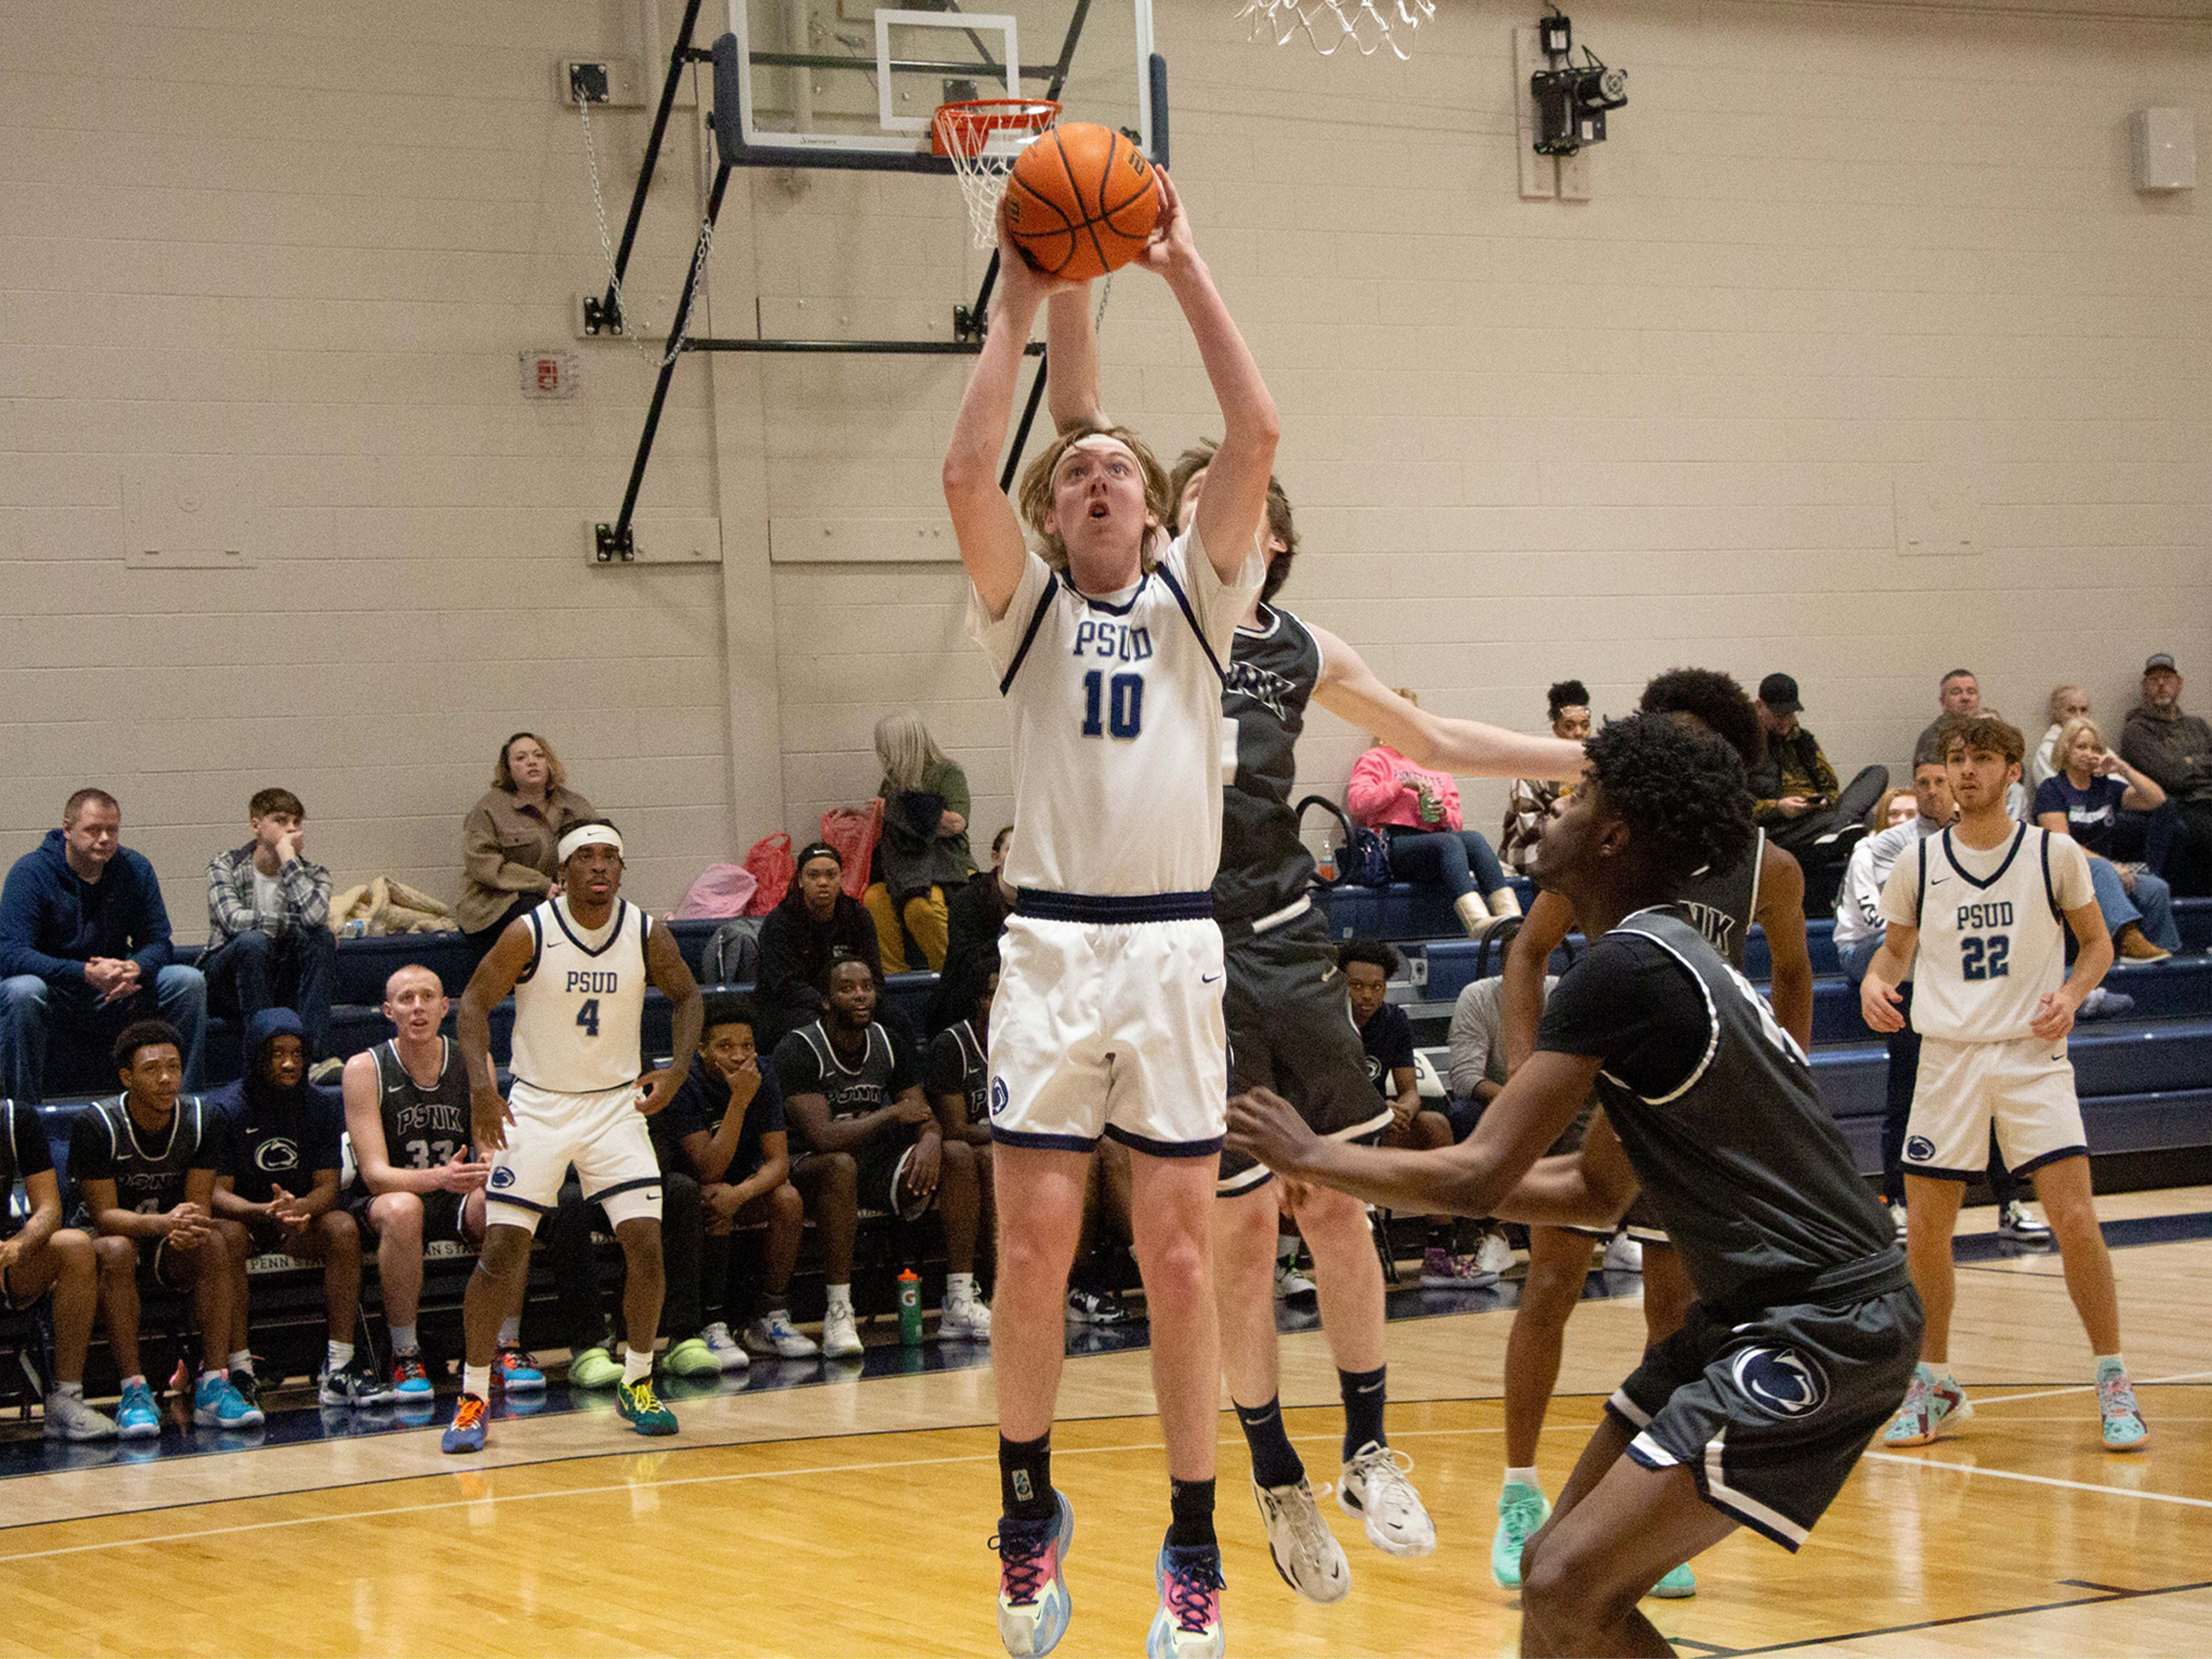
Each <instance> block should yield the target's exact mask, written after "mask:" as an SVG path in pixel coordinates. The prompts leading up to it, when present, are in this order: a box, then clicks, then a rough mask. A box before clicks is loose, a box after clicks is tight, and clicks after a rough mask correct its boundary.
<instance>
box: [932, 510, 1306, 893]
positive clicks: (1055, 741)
mask: <svg viewBox="0 0 2212 1659" xmlns="http://www.w3.org/2000/svg"><path fill="white" fill-rule="evenodd" d="M1265 573H1266V566H1265V562H1264V561H1263V560H1262V559H1261V558H1260V556H1259V551H1258V547H1257V544H1256V543H1255V544H1254V547H1253V551H1252V553H1251V555H1250V557H1249V558H1248V559H1246V561H1245V564H1244V567H1243V569H1242V571H1240V572H1239V575H1238V579H1237V580H1236V581H1235V582H1223V581H1222V580H1221V579H1220V578H1219V577H1218V575H1217V574H1216V573H1215V571H1214V568H1213V565H1212V564H1211V563H1210V562H1209V561H1208V560H1207V559H1206V552H1205V549H1204V548H1203V547H1200V545H1199V542H1198V533H1197V531H1196V529H1195V528H1193V529H1192V530H1190V531H1189V532H1187V533H1186V534H1184V535H1182V536H1181V537H1180V538H1178V539H1177V540H1175V541H1174V542H1172V543H1171V544H1169V546H1168V547H1167V548H1166V549H1165V551H1164V552H1163V553H1162V554H1161V556H1160V559H1159V563H1158V564H1157V565H1155V566H1154V567H1153V568H1152V569H1151V570H1150V571H1147V572H1146V573H1145V574H1144V575H1143V576H1141V577H1139V578H1138V579H1137V582H1136V583H1135V586H1134V587H1132V588H1128V589H1124V590H1123V591H1122V592H1121V593H1120V594H1101V595H1098V596H1095V597H1094V596H1090V595H1086V594H1080V593H1078V592H1077V591H1076V589H1075V587H1074V585H1073V584H1072V583H1071V582H1069V580H1068V578H1067V576H1066V575H1065V574H1064V573H1056V572H1054V571H1053V570H1052V569H1051V568H1050V567H1049V566H1047V565H1046V564H1045V562H1044V560H1043V559H1041V558H1039V557H1038V556H1037V555H1036V554H1035V553H1030V554H1029V555H1028V556H1027V562H1026V564H1025V567H1024V569H1023V571H1022V577H1021V581H1020V583H1019V584H1018V586H1017V587H1016V589H1015V592H1014V597H1013V598H1012V599H1011V600H1010V601H1009V602H1008V603H1007V606H1006V614H1005V615H1004V616H1003V617H1001V618H998V620H996V621H995V622H994V621H993V620H991V618H989V616H988V615H987V614H986V613H985V612H984V611H983V608H982V604H981V602H980V601H978V600H976V599H975V598H974V597H973V595H972V594H971V603H970V608H969V631H970V633H971V635H972V636H973V637H974V639H975V640H976V641H977V643H979V644H981V645H982V647H983V649H984V650H985V651H987V652H988V653H990V655H991V661H992V664H993V665H994V666H995V667H996V668H997V670H998V672H999V694H1000V695H1001V696H1002V697H1005V698H1006V699H1007V700H1008V701H1009V702H1011V703H1012V705H1013V708H1014V841H1013V844H1012V846H1011V847H1010V848H1008V850H1007V853H1006V879H1007V880H1008V881H1010V882H1012V883H1013V884H1014V885H1015V886H1016V887H1018V888H1043V889H1045V890H1047V891H1050V892H1060V893H1084V894H1111V895H1117V896H1120V895H1151V894H1159V893H1197V892H1204V891H1205V890H1206V888H1209V887H1210V886H1211V885H1212V884H1213V879H1214V873H1215V871H1216V869H1217V868H1218V865H1219V862H1220V856H1221V790H1222V786H1223V784H1224V783H1226V782H1229V780H1230V778H1231V777H1232V776H1233V775H1234V772H1235V768H1236V747H1235V745H1236V731H1235V728H1234V726H1233V725H1230V724H1229V723H1228V722H1226V721H1225V720H1224V718H1223V716H1222V712H1221V688H1222V674H1223V665H1224V664H1225V663H1226V662H1227V661H1228V660H1229V655H1230V645H1231V641H1232V640H1233V639H1234V636H1235V634H1236V629H1237V622H1238V619H1239V618H1241V616H1242V615H1243V612H1244V608H1245V606H1247V605H1248V604H1250V602H1251V600H1252V596H1253V594H1254V593H1256V592H1257V591H1258V590H1259V585H1260V581H1261V578H1262V577H1263V576H1265Z"/></svg>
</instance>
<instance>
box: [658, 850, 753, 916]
mask: <svg viewBox="0 0 2212 1659" xmlns="http://www.w3.org/2000/svg"><path fill="white" fill-rule="evenodd" d="M759 890H760V883H759V879H758V878H756V877H754V875H753V873H752V872H751V871H750V870H748V869H747V868H746V867H745V866H744V865H734V864H711V865H708V866H707V867H706V869H705V870H704V871H702V872H701V873H700V877H699V879H698V880H697V881H695V882H693V883H692V884H691V890H690V891H689V892H688V893H686V894H685V895H684V899H683V902H682V903H681V904H678V905H677V907H676V908H675V909H674V910H672V911H670V912H668V919H669V920H670V921H671V922H690V921H696V920H700V919H703V918H706V917H710V916H712V917H716V918H721V917H724V916H742V915H744V914H745V907H746V906H747V905H748V904H750V903H752V901H753V895H754V894H755V893H757V892H759Z"/></svg>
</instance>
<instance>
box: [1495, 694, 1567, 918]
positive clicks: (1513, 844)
mask: <svg viewBox="0 0 2212 1659" xmlns="http://www.w3.org/2000/svg"><path fill="white" fill-rule="evenodd" d="M1545 700H1546V703H1547V706H1548V707H1549V709H1550V710H1551V735H1553V736H1554V737H1563V738H1565V739H1566V740H1567V741H1568V742H1569V743H1581V742H1582V741H1583V740H1584V739H1585V738H1587V737H1588V736H1589V735H1590V688H1588V687H1587V686H1585V685H1583V682H1582V681H1581V680H1579V679H1570V680H1560V681H1559V682H1558V683H1557V684H1555V685H1554V686H1553V687H1552V688H1551V689H1550V690H1549V691H1547V693H1545ZM1571 787H1572V785H1571V784H1567V783H1555V782H1552V781H1551V780H1550V779H1549V778H1515V779H1514V780H1513V782H1512V789H1511V791H1510V792H1509V793H1508V794H1507V795H1506V800H1505V834H1504V838H1503V839H1502V840H1500V841H1499V843H1498V856H1499V857H1500V858H1501V859H1503V860H1504V861H1505V863H1506V865H1508V866H1509V867H1510V868H1511V869H1512V872H1513V874H1514V875H1516V876H1527V877H1532V879H1533V872H1534V870H1535V862H1536V842H1537V841H1539V840H1540V839H1541V838H1542V837H1543V834H1544V821H1545V820H1546V819H1547V818H1550V817H1551V809H1552V807H1553V806H1555V805H1557V804H1558V802H1559V797H1560V796H1562V795H1564V794H1566V793H1567V792H1568V790H1569V789H1571Z"/></svg>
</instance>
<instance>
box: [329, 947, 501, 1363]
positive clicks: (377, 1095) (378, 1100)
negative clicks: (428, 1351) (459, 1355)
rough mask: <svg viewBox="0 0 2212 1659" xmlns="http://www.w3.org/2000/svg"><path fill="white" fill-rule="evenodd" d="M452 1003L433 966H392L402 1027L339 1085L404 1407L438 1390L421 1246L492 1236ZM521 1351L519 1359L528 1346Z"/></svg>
mask: <svg viewBox="0 0 2212 1659" xmlns="http://www.w3.org/2000/svg"><path fill="white" fill-rule="evenodd" d="M450 1006H452V1005H451V1004H450V1003H449V1002H448V1001H447V999H446V994H445V986H444V984H443V983H442V982H441V981H440V980H439V978H438V976H437V974H436V973H434V972H432V971H430V970H429V969H428V968H424V967H421V966H419V965H410V966H408V967H406V968H401V969H399V970H397V971H394V973H393V975H392V977H391V978H390V979H388V980H386V981H385V982H384V1018H386V1019H388V1020H390V1021H391V1022H392V1025H393V1028H394V1031H395V1032H396V1035H394V1037H393V1038H392V1039H391V1041H387V1042H380V1043H378V1044H377V1045H376V1047H374V1048H373V1049H371V1050H370V1051H369V1052H368V1053H365V1054H356V1055H354V1056H353V1058H352V1059H350V1060H348V1061H347V1062H346V1072H345V1076H344V1077H343V1078H342V1079H341V1082H340V1092H341V1093H342V1095H343V1097H344V1100H345V1104H346V1130H347V1135H349V1136H350V1137H351V1138H352V1141H353V1163H354V1179H353V1187H352V1190H351V1191H350V1192H349V1193H348V1194H347V1198H346V1203H347V1208H348V1209H349V1210H350V1211H351V1212H352V1214H353V1217H354V1219H355V1220H356V1221H358V1222H359V1224H360V1225H361V1226H362V1227H364V1228H366V1229H367V1230H369V1231H370V1232H371V1233H373V1234H375V1235H376V1272H377V1279H378V1282H379V1284H380V1285H381V1286H382V1296H383V1304H384V1318H385V1320H386V1321H387V1322H388V1324H389V1326H390V1329H391V1333H392V1376H391V1385H392V1388H393V1390H394V1393H395V1394H396V1395H397V1396H398V1399H399V1402H400V1404H402V1405H403V1406H406V1405H412V1406H427V1405H429V1401H430V1397H431V1394H432V1390H431V1387H430V1379H429V1372H428V1371H426V1370H425V1369H424V1368H423V1363H422V1344H421V1340H420V1338H419V1337H418V1335H417V1332H416V1328H415V1319H416V1312H417V1310H418V1309H419V1308H420V1307H421V1305H422V1250H423V1244H424V1242H425V1241H435V1242H440V1243H443V1242H447V1241H459V1242H461V1243H465V1244H470V1245H474V1244H476V1243H477V1242H479V1241H481V1240H482V1239H483V1237H484V1182H485V1180H486V1178H487V1177H488V1176H489V1175H490V1173H491V1165H490V1164H489V1163H488V1162H487V1161H486V1160H484V1159H478V1158H477V1157H476V1156H475V1155H474V1154H473V1153H472V1152H471V1150H470V1148H469V1144H468V1139H469V1134H468V1068H467V1066H466V1065H465V1064H464V1062H463V1060H462V1057H461V1049H460V1045H459V1044H458V1043H455V1042H453V1041H452V1040H451V1039H449V1038H445V1037H441V1036H440V1035H439V1034H438V1032H439V1027H440V1026H441V1024H442V1023H443V1021H444V1019H445V1016H446V1011H447V1009H448V1008H449V1007H450ZM511 1312H519V1309H516V1310H511ZM513 1358H514V1359H515V1362H516V1364H517V1366H519V1365H520V1360H521V1349H520V1348H519V1347H517V1348H516V1349H515V1350H514V1355H513ZM509 1359H510V1356H508V1355H507V1354H505V1353H502V1355H501V1357H500V1364H499V1366H498V1367H497V1368H496V1369H497V1370H498V1371H500V1372H501V1373H504V1372H505V1371H508V1370H509V1369H510V1367H509V1363H508V1362H509ZM528 1369H533V1370H535V1367H530V1368H528ZM542 1381H543V1379H542V1374H541V1378H540V1382H541V1385H542Z"/></svg>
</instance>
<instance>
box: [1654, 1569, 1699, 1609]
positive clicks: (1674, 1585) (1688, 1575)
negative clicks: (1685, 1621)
mask: <svg viewBox="0 0 2212 1659" xmlns="http://www.w3.org/2000/svg"><path fill="white" fill-rule="evenodd" d="M1697 1593H1698V1579H1697V1575H1696V1574H1695V1573H1693V1572H1691V1571H1690V1570H1689V1563H1688V1561H1685V1562H1683V1563H1682V1565H1681V1566H1679V1567H1677V1568H1676V1569H1675V1570H1674V1571H1672V1572H1670V1573H1668V1574H1667V1575H1666V1576H1665V1578H1663V1579H1661V1580H1660V1581H1659V1582H1658V1583H1655V1584H1653V1586H1652V1594H1653V1595H1655V1596H1657V1597H1658V1598H1659V1599H1660V1600H1661V1601H1680V1600H1681V1599H1682V1598H1683V1597H1684V1596H1686V1595H1695V1594H1697Z"/></svg>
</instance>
